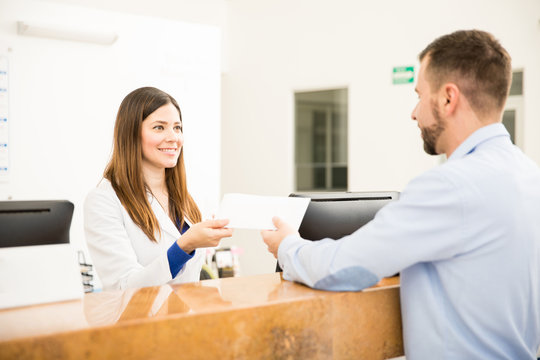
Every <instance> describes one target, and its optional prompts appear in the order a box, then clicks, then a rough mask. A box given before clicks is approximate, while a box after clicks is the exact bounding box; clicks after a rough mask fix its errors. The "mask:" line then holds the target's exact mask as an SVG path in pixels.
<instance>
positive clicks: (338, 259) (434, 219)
mask: <svg viewBox="0 0 540 360" xmlns="http://www.w3.org/2000/svg"><path fill="white" fill-rule="evenodd" d="M460 195H461V194H460V192H459V189H456V188H455V186H454V185H453V184H451V183H450V182H449V181H448V180H447V179H446V178H444V176H442V175H441V174H440V173H439V172H437V171H430V172H428V173H426V174H424V175H422V176H420V177H418V178H417V179H415V180H413V181H412V182H411V183H410V184H409V185H408V186H407V188H406V189H405V190H404V191H403V192H402V194H401V196H400V199H399V200H398V201H396V202H393V203H390V204H388V205H387V206H385V207H384V208H382V209H381V210H380V211H379V212H378V213H377V215H376V217H375V219H374V220H373V221H371V222H370V223H368V224H366V225H365V226H364V227H362V228H360V229H359V230H357V231H356V232H355V233H353V234H352V235H349V236H346V237H344V238H342V239H340V240H338V241H334V240H331V239H323V240H320V241H315V242H312V241H307V240H303V239H301V238H300V237H299V236H298V235H297V234H294V232H292V229H291V228H290V227H289V226H288V225H284V224H283V223H282V222H279V221H277V222H276V223H275V225H276V227H277V230H276V231H264V232H262V236H263V239H264V241H265V242H266V244H267V245H268V247H269V250H270V251H271V252H272V253H274V255H277V258H278V261H279V264H280V266H281V268H282V269H283V277H284V278H285V279H288V280H294V281H298V282H302V283H304V284H306V285H308V286H310V287H314V288H318V289H324V290H335V291H355V290H361V289H363V288H366V287H369V286H371V285H374V284H375V283H377V282H378V281H379V280H380V279H381V278H382V277H385V276H391V275H393V274H395V273H397V272H399V271H401V270H403V269H404V268H406V267H409V266H411V265H413V264H415V263H418V262H423V261H435V260H441V259H445V258H449V257H452V256H454V255H456V254H458V253H459V252H460V251H462V249H463V239H464V237H463V222H464V218H463V217H464V211H463V199H462V198H461V196H460ZM276 249H277V254H276Z"/></svg>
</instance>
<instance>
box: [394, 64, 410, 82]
mask: <svg viewBox="0 0 540 360" xmlns="http://www.w3.org/2000/svg"><path fill="white" fill-rule="evenodd" d="M413 82H414V66H395V67H394V68H393V69H392V84H394V85H397V84H412V83H413Z"/></svg>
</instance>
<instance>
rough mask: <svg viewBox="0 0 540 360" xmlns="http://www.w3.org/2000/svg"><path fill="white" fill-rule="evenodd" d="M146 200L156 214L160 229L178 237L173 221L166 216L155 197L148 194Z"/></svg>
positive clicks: (178, 233)
mask: <svg viewBox="0 0 540 360" xmlns="http://www.w3.org/2000/svg"><path fill="white" fill-rule="evenodd" d="M148 201H149V202H150V206H152V210H153V211H154V214H155V215H156V218H157V220H158V222H159V227H160V228H161V231H162V232H166V233H167V234H169V235H170V236H172V237H173V238H175V239H178V238H179V237H180V232H179V231H178V229H177V228H176V226H175V225H174V223H173V221H172V220H171V219H170V218H169V217H168V216H167V214H166V213H165V210H163V208H162V207H161V205H160V204H159V202H158V201H157V200H156V198H155V197H153V196H152V195H151V194H149V195H148Z"/></svg>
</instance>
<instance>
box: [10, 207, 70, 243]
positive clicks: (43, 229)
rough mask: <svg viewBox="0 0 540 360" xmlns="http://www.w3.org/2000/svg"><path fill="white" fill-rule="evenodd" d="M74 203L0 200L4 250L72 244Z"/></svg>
mask: <svg viewBox="0 0 540 360" xmlns="http://www.w3.org/2000/svg"><path fill="white" fill-rule="evenodd" d="M73 208H74V206H73V203H71V202H69V201H67V200H38V201H0V247H13V246H29V245H47V244H62V243H69V228H70V226H71V219H72V217H73Z"/></svg>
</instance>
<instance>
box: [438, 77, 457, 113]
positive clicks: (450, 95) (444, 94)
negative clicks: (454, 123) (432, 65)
mask: <svg viewBox="0 0 540 360" xmlns="http://www.w3.org/2000/svg"><path fill="white" fill-rule="evenodd" d="M459 95H460V91H459V88H458V87H457V85H456V84H454V83H446V84H444V85H443V86H442V88H441V94H440V96H441V102H442V108H443V109H444V114H445V115H446V116H449V115H452V114H453V113H454V112H455V111H456V108H457V106H458V103H459Z"/></svg>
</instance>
